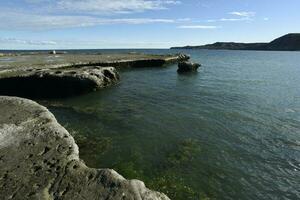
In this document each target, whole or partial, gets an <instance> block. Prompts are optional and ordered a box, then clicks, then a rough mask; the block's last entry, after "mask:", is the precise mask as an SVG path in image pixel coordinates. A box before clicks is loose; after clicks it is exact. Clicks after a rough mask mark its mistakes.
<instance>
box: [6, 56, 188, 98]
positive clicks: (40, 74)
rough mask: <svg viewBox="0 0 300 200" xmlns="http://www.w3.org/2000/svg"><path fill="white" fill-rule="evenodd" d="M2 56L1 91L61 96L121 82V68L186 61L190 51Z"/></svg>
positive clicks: (41, 96)
mask: <svg viewBox="0 0 300 200" xmlns="http://www.w3.org/2000/svg"><path fill="white" fill-rule="evenodd" d="M4 58H5V59H4V60H0V95H9V96H19V97H28V98H58V97H67V96H74V95H78V94H82V93H85V92H89V91H93V90H97V89H99V88H104V87H107V86H110V85H113V84H116V83H118V81H119V74H118V72H117V69H122V68H128V67H129V68H130V67H135V68H136V67H162V66H164V65H166V64H170V63H174V62H180V61H185V60H188V59H189V56H187V55H182V54H178V55H146V54H105V55H95V54H91V55H90V54H61V55H49V54H33V55H31V54H30V55H14V56H12V55H9V56H4Z"/></svg>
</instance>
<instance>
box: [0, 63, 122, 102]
mask: <svg viewBox="0 0 300 200" xmlns="http://www.w3.org/2000/svg"><path fill="white" fill-rule="evenodd" d="M118 80H119V74H118V72H117V71H116V69H115V68H114V67H82V68H61V69H27V70H12V71H5V72H4V73H0V94H1V95H10V96H12V95H13V96H19V97H31V98H52V97H55V98H57V97H66V96H73V95H78V94H82V93H85V92H89V91H92V90H96V89H99V88H103V87H107V86H109V85H112V84H115V83H117V82H118Z"/></svg>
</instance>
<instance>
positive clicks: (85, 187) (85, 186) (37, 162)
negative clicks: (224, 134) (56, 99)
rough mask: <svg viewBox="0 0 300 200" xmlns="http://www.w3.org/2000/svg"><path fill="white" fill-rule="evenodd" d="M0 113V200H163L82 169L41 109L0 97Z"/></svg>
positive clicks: (138, 185)
mask: <svg viewBox="0 0 300 200" xmlns="http://www.w3.org/2000/svg"><path fill="white" fill-rule="evenodd" d="M0 112H1V115H0V199H42V200H43V199H45V200H46V199H47V200H49V199H76V200H77V199H106V200H113V199H135V200H142V199H143V200H150V199H153V200H158V199H162V200H167V199H168V197H167V196H166V195H164V194H162V193H159V192H154V191H151V190H149V189H147V188H146V187H145V185H144V183H143V182H141V181H138V180H126V179H125V178H123V177H122V176H121V175H119V174H118V173H117V172H115V171H114V170H111V169H91V168H88V167H87V166H86V165H85V164H84V163H83V161H81V160H80V159H79V156H78V155H79V151H78V146H77V145H76V143H75V141H74V139H73V137H72V136H71V135H70V134H69V133H68V131H67V130H66V129H64V128H63V127H62V126H61V125H60V124H58V123H57V121H56V119H55V117H54V116H53V115H52V114H51V113H50V112H49V111H48V110H47V109H46V108H45V107H43V106H40V105H39V104H37V103H35V102H33V101H31V100H26V99H21V98H17V97H4V96H1V97H0Z"/></svg>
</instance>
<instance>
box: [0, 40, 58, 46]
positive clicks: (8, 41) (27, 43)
mask: <svg viewBox="0 0 300 200" xmlns="http://www.w3.org/2000/svg"><path fill="white" fill-rule="evenodd" d="M0 42H1V43H9V44H12V43H13V44H26V45H43V46H44V45H56V44H57V42H55V41H48V40H45V41H41V40H24V39H17V38H0Z"/></svg>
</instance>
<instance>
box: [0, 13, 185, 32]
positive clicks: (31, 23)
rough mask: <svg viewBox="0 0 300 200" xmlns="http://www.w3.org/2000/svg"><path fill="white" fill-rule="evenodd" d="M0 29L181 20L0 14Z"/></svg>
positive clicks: (51, 27)
mask: <svg viewBox="0 0 300 200" xmlns="http://www.w3.org/2000/svg"><path fill="white" fill-rule="evenodd" d="M0 18H1V21H0V28H1V29H4V30H7V29H9V30H11V29H16V30H18V29H21V30H28V29H30V30H31V29H36V30H44V29H59V28H72V27H89V26H98V25H109V24H132V25H137V24H151V23H176V22H180V21H181V19H160V18H99V17H93V16H72V15H70V16H65V15H56V16H52V15H36V14H25V13H16V12H10V13H7V12H6V13H0Z"/></svg>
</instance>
